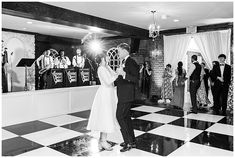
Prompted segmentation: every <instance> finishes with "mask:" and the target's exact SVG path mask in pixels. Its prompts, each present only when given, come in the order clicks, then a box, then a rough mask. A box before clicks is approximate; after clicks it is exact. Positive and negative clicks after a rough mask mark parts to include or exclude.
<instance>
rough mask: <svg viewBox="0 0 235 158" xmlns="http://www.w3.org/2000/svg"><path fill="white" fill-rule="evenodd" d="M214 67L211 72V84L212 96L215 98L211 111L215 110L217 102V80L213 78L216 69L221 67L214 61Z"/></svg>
mask: <svg viewBox="0 0 235 158" xmlns="http://www.w3.org/2000/svg"><path fill="white" fill-rule="evenodd" d="M212 65H213V68H212V70H211V71H210V83H211V93H212V96H213V106H212V107H211V109H213V110H214V107H215V106H214V105H215V101H216V99H215V97H216V96H215V80H216V79H214V78H213V75H214V74H215V68H216V67H218V66H219V62H218V61H213V62H212Z"/></svg>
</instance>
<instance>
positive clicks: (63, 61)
mask: <svg viewBox="0 0 235 158" xmlns="http://www.w3.org/2000/svg"><path fill="white" fill-rule="evenodd" d="M54 62H55V67H56V68H60V69H67V68H68V66H70V65H71V61H70V60H69V58H68V57H67V56H65V55H64V50H60V51H59V56H58V57H56V58H55V61H54Z"/></svg>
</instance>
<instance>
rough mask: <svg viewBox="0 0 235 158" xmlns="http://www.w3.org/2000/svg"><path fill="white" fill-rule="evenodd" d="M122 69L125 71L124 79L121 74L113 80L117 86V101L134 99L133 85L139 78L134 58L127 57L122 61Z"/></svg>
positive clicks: (122, 101) (124, 101) (123, 101)
mask: <svg viewBox="0 0 235 158" xmlns="http://www.w3.org/2000/svg"><path fill="white" fill-rule="evenodd" d="M124 65H125V67H124V68H123V70H124V71H125V72H126V76H125V79H123V77H122V76H121V75H119V76H118V78H117V80H116V81H115V82H114V83H115V85H116V86H117V96H118V102H119V103H126V102H131V101H134V99H135V86H136V84H137V83H138V80H139V66H138V64H137V63H136V62H135V60H134V59H132V58H131V57H128V58H127V59H126V61H125V63H124Z"/></svg>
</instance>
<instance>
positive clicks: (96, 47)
mask: <svg viewBox="0 0 235 158" xmlns="http://www.w3.org/2000/svg"><path fill="white" fill-rule="evenodd" d="M89 49H90V51H92V52H95V53H96V54H99V53H101V52H102V50H103V49H102V43H101V41H99V40H92V41H90V43H89Z"/></svg>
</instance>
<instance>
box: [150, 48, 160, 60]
mask: <svg viewBox="0 0 235 158" xmlns="http://www.w3.org/2000/svg"><path fill="white" fill-rule="evenodd" d="M161 54H162V51H161V50H157V49H154V50H153V51H152V52H151V57H152V58H157V57H158V56H160V55H161Z"/></svg>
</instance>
